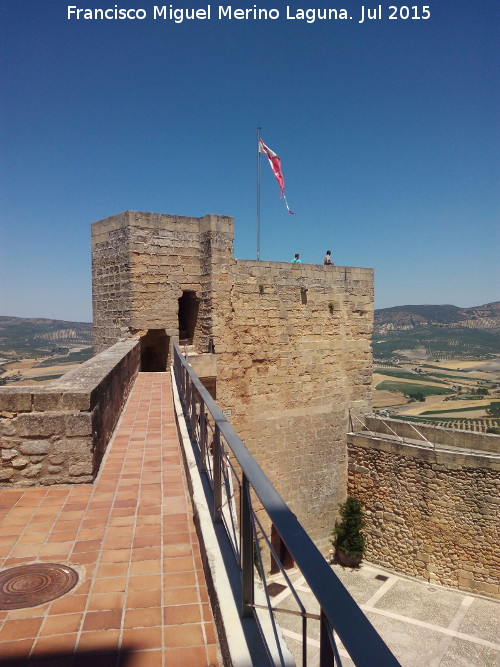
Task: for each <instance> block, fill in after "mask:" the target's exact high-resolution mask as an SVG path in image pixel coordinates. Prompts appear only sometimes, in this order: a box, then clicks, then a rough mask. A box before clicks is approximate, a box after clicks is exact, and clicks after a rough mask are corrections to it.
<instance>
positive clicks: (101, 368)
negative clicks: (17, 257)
mask: <svg viewBox="0 0 500 667" xmlns="http://www.w3.org/2000/svg"><path fill="white" fill-rule="evenodd" d="M139 363H140V344H139V341H138V340H137V339H131V340H128V341H124V342H120V343H116V344H115V345H113V346H112V347H111V348H109V349H108V350H106V351H105V352H102V353H101V354H99V355H97V356H96V357H93V358H92V359H90V360H89V361H87V362H85V363H84V364H82V365H81V366H79V367H78V368H76V369H74V370H72V371H70V372H69V373H66V375H63V376H62V377H61V378H59V379H57V380H54V381H53V382H51V383H50V384H48V385H43V386H40V387H37V386H21V387H15V386H11V387H0V448H1V468H0V486H4V487H5V486H9V487H12V486H14V487H26V486H35V485H51V484H82V483H88V482H92V481H93V479H94V477H95V475H96V474H97V472H98V469H99V465H100V462H101V460H102V457H103V455H104V452H105V450H106V446H107V444H108V442H109V439H110V437H111V434H112V432H113V429H114V427H115V425H116V422H117V420H118V418H119V416H120V413H121V410H122V408H123V405H124V404H125V401H126V399H127V396H128V392H129V390H130V388H131V386H132V383H133V381H134V379H135V377H136V375H137V372H138V369H139Z"/></svg>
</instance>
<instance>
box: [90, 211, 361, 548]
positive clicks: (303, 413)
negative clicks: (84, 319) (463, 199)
mask: <svg viewBox="0 0 500 667" xmlns="http://www.w3.org/2000/svg"><path fill="white" fill-rule="evenodd" d="M92 272H93V308H94V343H95V347H96V351H101V350H103V349H105V348H106V347H108V346H109V345H111V344H113V343H115V342H117V341H118V340H120V339H121V338H126V337H129V336H141V341H142V362H141V363H142V369H143V370H166V368H167V365H168V349H169V342H170V341H173V340H181V342H183V343H184V344H186V345H188V344H189V350H190V354H191V353H192V356H191V359H190V361H191V363H192V365H193V367H194V368H195V370H196V371H197V373H198V375H199V376H200V377H202V378H203V379H204V381H205V383H206V384H207V387H209V388H210V390H211V391H212V393H213V394H214V395H216V400H217V403H218V404H219V406H220V407H221V408H223V409H226V410H228V411H230V414H231V417H230V421H231V423H232V424H233V426H234V427H235V429H236V430H237V432H238V433H239V435H240V437H241V438H242V440H243V441H244V442H245V444H246V445H247V446H248V447H249V449H250V450H251V451H252V453H253V455H254V456H255V457H256V459H257V461H258V462H259V464H260V465H261V467H262V468H263V469H264V471H265V472H266V474H267V475H268V477H269V478H270V480H271V482H272V483H273V484H274V485H275V486H276V488H277V489H278V491H279V492H280V493H281V495H282V496H283V497H284V499H285V500H286V501H287V502H288V504H289V505H290V507H291V509H292V511H294V512H295V513H296V514H297V516H298V518H299V520H300V521H301V522H302V523H303V525H304V526H305V528H306V530H307V531H308V532H309V534H310V535H311V537H312V539H313V540H315V542H316V543H317V544H318V545H319V546H325V545H326V544H327V543H328V534H329V532H330V531H331V529H332V527H333V522H334V515H335V512H336V509H337V504H338V502H339V501H340V500H342V499H343V498H344V497H345V494H346V488H347V457H346V433H347V431H348V419H349V411H352V412H354V413H366V412H368V411H369V410H370V408H371V371H372V356H371V335H372V328H373V271H372V270H371V269H366V268H354V267H344V266H323V265H321V266H317V265H308V264H288V263H283V262H264V261H253V260H252V261H249V260H236V259H235V258H234V256H233V219H232V218H229V217H225V216H218V215H207V216H204V217H202V218H189V217H183V216H174V215H161V214H154V213H142V212H133V211H126V212H125V213H121V214H119V215H115V216H112V217H110V218H106V219H105V220H100V221H98V222H95V223H94V224H93V225H92Z"/></svg>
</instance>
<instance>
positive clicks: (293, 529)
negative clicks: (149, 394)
mask: <svg viewBox="0 0 500 667" xmlns="http://www.w3.org/2000/svg"><path fill="white" fill-rule="evenodd" d="M173 348H174V373H175V377H176V382H177V385H178V388H179V391H180V394H181V398H182V401H183V403H184V407H185V408H186V411H188V410H189V409H191V420H192V421H193V420H194V419H195V418H196V409H195V410H194V414H193V405H194V401H195V400H196V398H195V394H197V395H198V397H199V400H200V404H201V405H200V414H201V412H203V411H204V410H205V408H206V409H207V410H208V411H209V412H210V414H211V415H212V418H213V420H214V422H215V431H216V434H215V435H216V440H217V439H218V437H220V435H222V436H223V437H224V440H225V442H226V444H227V446H228V447H229V448H230V450H231V452H232V454H233V455H234V457H235V458H236V460H237V462H238V464H239V466H240V468H241V471H242V480H241V483H242V490H241V494H240V501H241V525H240V540H241V547H240V554H241V571H242V598H243V599H242V607H241V613H242V616H250V615H253V613H254V607H253V604H254V600H253V586H254V583H253V574H254V562H253V560H254V559H253V549H254V542H253V540H254V537H253V529H252V517H251V510H250V508H249V506H248V498H249V495H250V494H249V492H248V488H249V487H251V488H252V490H253V491H254V493H255V495H256V496H257V497H258V499H259V500H260V502H261V503H262V506H263V508H264V510H265V511H266V513H267V515H268V516H269V518H270V520H271V521H272V523H273V524H274V526H275V528H276V530H277V532H278V534H279V536H280V538H281V539H282V541H283V542H284V544H285V545H286V548H287V549H288V551H289V553H290V555H291V556H292V558H293V559H294V561H295V563H296V566H297V567H298V568H299V570H300V571H301V573H302V575H303V576H304V578H305V580H306V581H307V584H308V586H309V588H310V590H311V592H312V593H313V595H314V596H315V598H316V600H317V601H318V603H319V606H320V610H321V618H322V622H321V649H320V656H321V657H320V665H321V667H327V666H331V665H333V664H334V660H337V661H338V664H340V660H339V658H338V653H337V650H336V647H335V645H334V646H333V647H332V645H331V638H332V637H333V631H335V633H336V634H337V635H338V637H339V638H340V640H341V642H342V644H343V646H344V648H345V649H346V651H347V652H348V653H349V656H350V657H351V659H352V660H353V662H354V664H355V665H358V666H360V667H392V666H394V667H396V666H398V665H399V664H400V663H399V662H398V661H397V660H396V658H395V657H394V655H393V654H392V652H391V651H390V650H389V648H388V647H387V645H386V644H385V643H384V641H383V640H382V638H381V637H380V635H379V634H378V633H377V632H376V630H375V628H374V627H373V626H372V625H371V623H370V622H369V620H368V619H367V618H366V616H365V615H364V613H363V612H362V610H361V609H360V607H359V606H358V605H357V603H356V602H355V601H354V599H353V598H352V597H351V595H350V593H349V592H348V591H347V589H346V588H345V587H344V585H343V584H342V582H341V581H340V579H339V578H338V577H337V576H336V574H335V573H334V572H333V570H332V569H331V567H330V566H329V564H328V563H327V562H326V560H325V558H324V557H323V556H322V555H321V553H320V552H319V551H318V549H317V547H316V546H315V545H314V543H313V542H312V540H311V538H310V537H309V535H308V534H307V533H306V531H305V530H304V528H303V527H302V526H301V524H300V523H299V521H298V520H297V518H296V517H295V515H294V514H293V513H292V511H291V510H290V508H289V507H288V505H287V504H286V503H285V501H284V500H283V499H282V498H281V496H280V495H279V493H278V492H277V491H276V489H275V488H274V487H273V485H272V484H271V482H270V481H269V479H268V478H267V476H266V475H265V473H264V472H263V471H262V470H261V468H260V467H259V465H258V464H257V462H256V461H255V459H254V458H253V456H252V455H251V454H250V452H249V451H248V449H247V447H246V446H245V445H244V443H243V442H242V440H241V439H240V437H239V436H238V434H237V433H236V431H235V430H234V429H233V427H232V426H231V425H230V424H229V422H228V421H227V419H226V417H225V416H224V414H223V413H222V411H221V409H220V408H219V407H218V405H217V404H216V403H215V401H214V400H213V399H212V397H211V396H210V394H209V392H208V391H207V389H205V387H204V386H203V384H202V383H201V381H200V379H199V378H198V376H197V375H196V373H195V372H194V370H193V369H192V368H191V366H190V365H189V364H188V363H187V361H186V360H185V359H184V358H183V356H182V353H181V351H180V349H179V346H178V345H177V344H176V343H174V344H173ZM193 432H194V429H193ZM213 454H214V461H213V465H214V471H213V472H214V488H213V491H214V503H215V507H214V521H215V522H220V521H221V516H220V498H221V489H220V488H216V487H217V485H220V484H221V479H220V474H219V475H217V474H216V472H217V471H216V467H217V465H218V466H219V470H220V454H217V447H214V452H213ZM216 456H217V457H219V462H218V463H217V462H216V460H215V459H216Z"/></svg>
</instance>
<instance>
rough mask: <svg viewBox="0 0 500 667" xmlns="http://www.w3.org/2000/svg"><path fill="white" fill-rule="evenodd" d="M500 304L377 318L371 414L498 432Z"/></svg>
mask: <svg viewBox="0 0 500 667" xmlns="http://www.w3.org/2000/svg"><path fill="white" fill-rule="evenodd" d="M499 334H500V302H495V303H490V304H486V305H483V306H478V307H474V308H458V307H456V306H451V305H445V306H397V307H395V308H385V309H381V310H376V311H375V329H374V335H373V353H374V368H373V389H374V393H373V407H374V410H375V411H376V412H377V413H378V414H380V415H381V416H386V417H394V418H398V419H405V420H408V421H423V422H426V421H429V422H432V423H434V424H436V423H437V424H438V425H441V426H446V427H454V428H459V429H465V430H472V431H482V432H493V433H495V432H499V427H500V342H499V340H500V339H499Z"/></svg>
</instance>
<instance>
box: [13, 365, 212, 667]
mask: <svg viewBox="0 0 500 667" xmlns="http://www.w3.org/2000/svg"><path fill="white" fill-rule="evenodd" d="M41 561H46V562H55V563H61V564H66V565H70V566H71V567H73V568H74V569H76V570H77V571H78V573H79V574H80V579H79V582H78V584H77V585H76V587H75V588H74V589H73V590H72V591H70V592H69V593H68V594H66V595H65V596H64V597H62V598H59V599H58V600H54V601H53V602H50V603H47V604H43V605H39V606H37V607H30V608H27V609H18V610H14V611H0V664H1V665H2V667H4V666H5V665H9V664H12V665H16V666H17V665H21V664H46V665H50V667H59V666H66V665H71V666H73V667H77V666H79V665H89V664H91V665H92V667H98V666H99V665H106V666H107V665H126V667H142V666H147V667H156V666H163V667H176V666H177V665H182V667H206V666H207V665H218V660H217V647H216V638H215V631H214V624H213V619H212V613H211V609H210V605H209V601H208V595H207V587H206V582H205V578H204V575H203V570H202V564H201V557H200V551H199V545H198V540H197V537H196V532H195V529H194V526H193V521H192V507H191V501H190V498H189V493H188V489H187V484H186V479H185V475H184V468H183V464H182V459H181V453H180V449H179V443H178V440H177V432H176V428H175V423H174V412H173V404H172V394H171V381H170V376H169V374H167V373H140V374H139V376H138V378H137V380H136V382H135V385H134V387H133V390H132V392H131V395H130V398H129V400H128V403H127V406H126V408H125V410H124V412H123V415H122V418H121V421H120V423H119V425H118V427H117V429H116V431H115V434H114V438H113V440H112V443H111V444H110V446H109V447H108V451H107V454H106V457H105V459H104V461H103V464H102V466H101V471H100V473H99V476H98V478H97V480H96V482H95V483H94V484H93V485H88V484H86V485H71V486H70V485H68V486H55V487H42V488H30V489H26V490H21V489H2V490H0V569H1V570H3V569H6V568H9V567H14V566H17V565H21V564H25V563H33V562H41Z"/></svg>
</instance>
